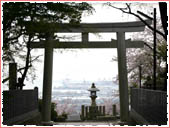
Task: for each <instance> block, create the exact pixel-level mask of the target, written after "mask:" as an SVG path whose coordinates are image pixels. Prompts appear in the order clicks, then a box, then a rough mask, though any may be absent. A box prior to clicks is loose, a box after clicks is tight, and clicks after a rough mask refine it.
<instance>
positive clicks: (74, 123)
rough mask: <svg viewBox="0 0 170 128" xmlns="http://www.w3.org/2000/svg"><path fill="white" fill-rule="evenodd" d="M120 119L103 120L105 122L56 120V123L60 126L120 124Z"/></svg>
mask: <svg viewBox="0 0 170 128" xmlns="http://www.w3.org/2000/svg"><path fill="white" fill-rule="evenodd" d="M119 123H120V121H119V120H117V121H103V122H96V121H94V122H92V121H91V122H90V121H84V122H56V123H55V124H54V126H55V125H57V126H58V125H60V126H116V125H117V126H120V125H119Z"/></svg>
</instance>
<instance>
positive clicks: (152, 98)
mask: <svg viewBox="0 0 170 128" xmlns="http://www.w3.org/2000/svg"><path fill="white" fill-rule="evenodd" d="M131 116H132V118H133V119H135V120H137V121H138V122H140V123H143V124H151V125H166V124H167V93H166V92H162V91H156V90H149V89H137V88H132V89H131Z"/></svg>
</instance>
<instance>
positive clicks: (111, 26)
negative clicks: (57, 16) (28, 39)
mask: <svg viewBox="0 0 170 128" xmlns="http://www.w3.org/2000/svg"><path fill="white" fill-rule="evenodd" d="M145 22H146V23H147V24H151V21H149V20H147V21H145ZM50 25H51V24H50V23H49V26H50ZM52 26H53V29H52V30H49V31H50V33H51V34H50V35H49V36H48V38H47V40H46V41H41V42H32V43H31V45H30V47H31V48H45V56H44V80H43V106H42V107H43V109H42V121H43V123H44V124H49V123H50V121H51V92H52V70H53V48H117V52H118V73H119V97H120V119H121V121H128V118H129V96H128V79H127V66H126V48H141V47H143V46H144V42H143V41H130V40H125V32H140V31H144V28H145V24H144V23H143V22H140V21H137V22H124V23H81V24H78V25H71V24H52ZM57 32H60V33H82V41H81V42H60V41H59V40H53V34H54V33H57ZM94 32H102V33H104V32H116V33H117V40H112V41H111V42H106V41H102V42H101V41H97V42H96V41H95V42H89V41H88V33H94Z"/></svg>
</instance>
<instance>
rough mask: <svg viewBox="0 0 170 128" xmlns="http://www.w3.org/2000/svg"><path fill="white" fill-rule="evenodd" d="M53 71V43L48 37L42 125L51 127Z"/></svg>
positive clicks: (50, 37)
mask: <svg viewBox="0 0 170 128" xmlns="http://www.w3.org/2000/svg"><path fill="white" fill-rule="evenodd" d="M52 71H53V43H52V35H48V37H47V41H46V43H45V56H44V78H43V97H42V123H43V124H44V125H50V121H51V92H52Z"/></svg>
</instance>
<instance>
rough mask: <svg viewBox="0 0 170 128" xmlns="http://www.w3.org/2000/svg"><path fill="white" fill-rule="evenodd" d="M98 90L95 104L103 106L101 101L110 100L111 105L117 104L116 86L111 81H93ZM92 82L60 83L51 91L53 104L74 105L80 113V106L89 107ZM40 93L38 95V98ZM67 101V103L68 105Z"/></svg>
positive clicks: (68, 80)
mask: <svg viewBox="0 0 170 128" xmlns="http://www.w3.org/2000/svg"><path fill="white" fill-rule="evenodd" d="M93 82H94V83H95V85H96V87H97V88H98V89H99V90H100V91H99V92H97V96H98V97H97V99H96V102H97V104H103V99H109V98H111V99H112V103H118V102H119V97H118V85H117V84H116V83H115V82H113V81H104V80H100V81H93ZM93 82H92V81H72V80H70V79H66V80H64V81H62V82H61V83H60V84H61V85H60V86H57V87H56V86H54V88H53V90H52V101H53V102H55V103H59V104H60V105H61V104H65V103H66V102H67V104H72V105H76V110H77V112H80V109H81V105H90V104H91V99H90V97H89V95H90V92H89V91H87V90H88V89H89V88H91V84H92V83H93ZM41 97H42V93H40V98H41ZM68 101H69V103H68Z"/></svg>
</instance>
